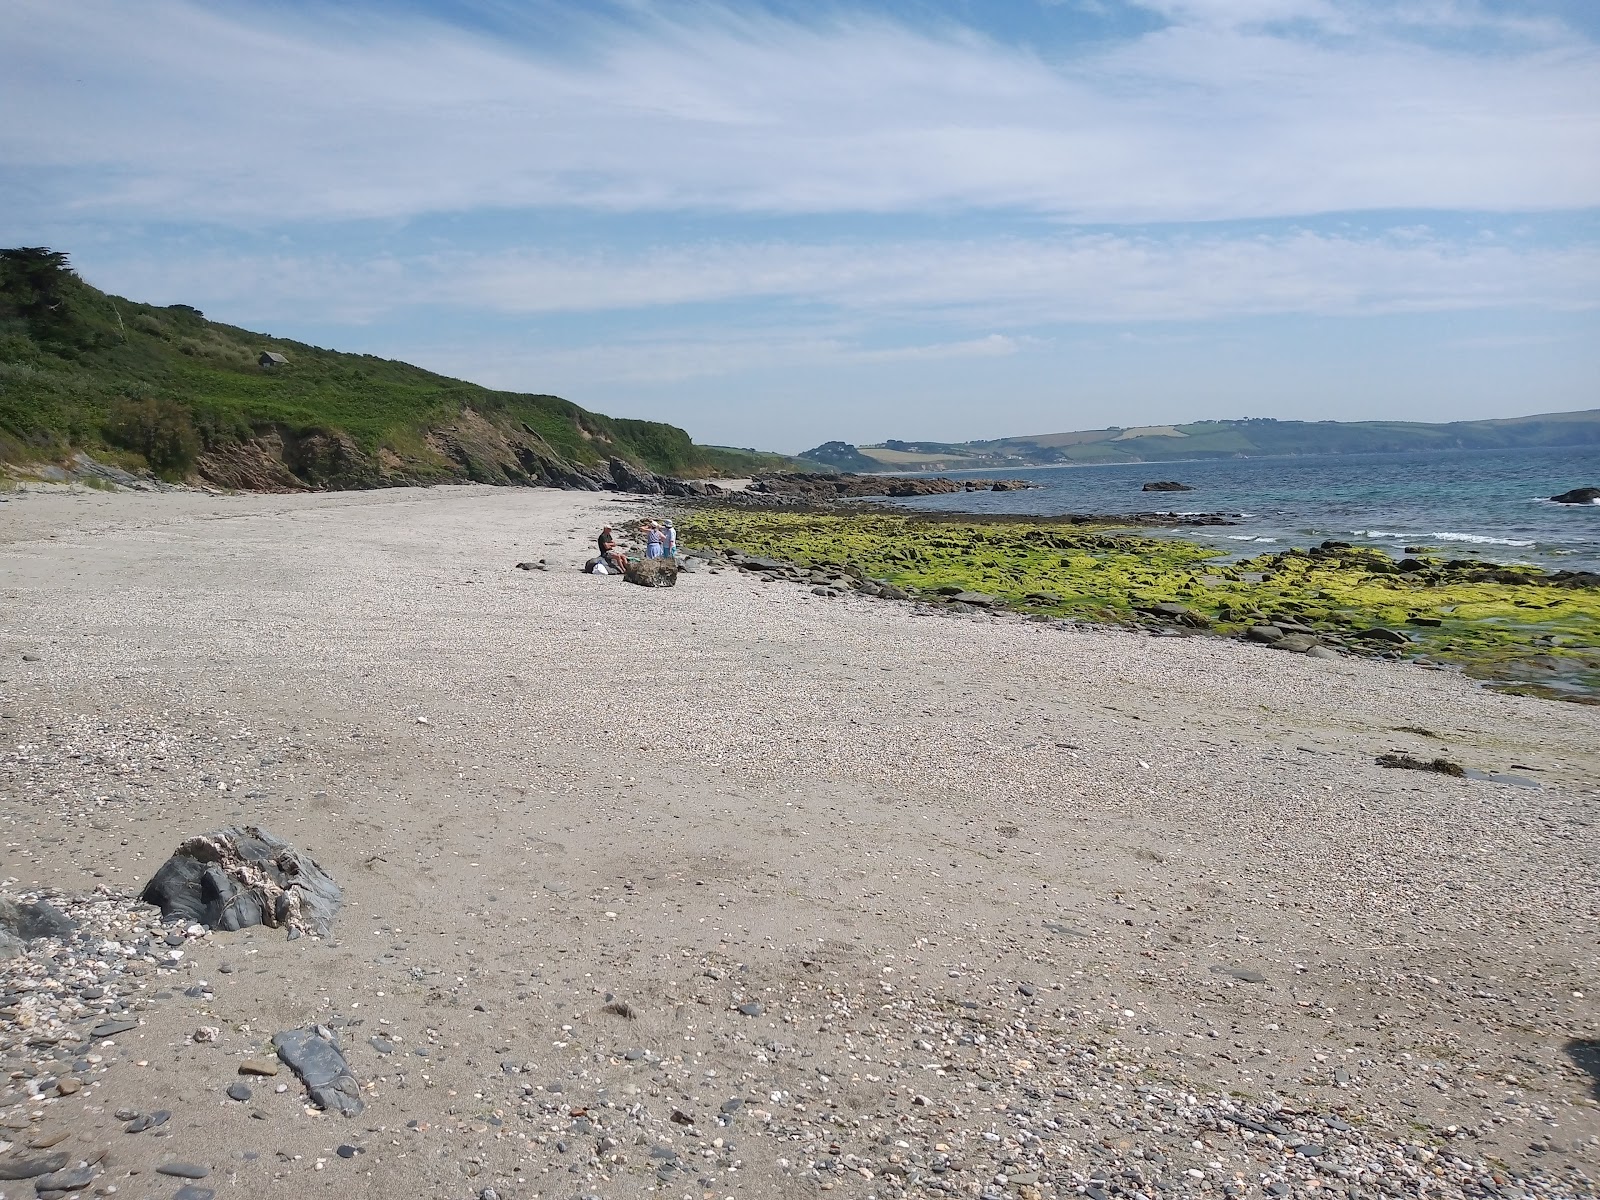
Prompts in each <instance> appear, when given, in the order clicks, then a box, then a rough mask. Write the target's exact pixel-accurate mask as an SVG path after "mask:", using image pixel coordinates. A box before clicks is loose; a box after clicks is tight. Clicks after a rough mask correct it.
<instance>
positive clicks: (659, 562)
mask: <svg viewBox="0 0 1600 1200" xmlns="http://www.w3.org/2000/svg"><path fill="white" fill-rule="evenodd" d="M622 578H623V579H625V580H626V581H627V582H629V583H636V584H638V585H639V586H640V587H675V586H676V585H677V582H678V564H677V563H676V562H674V561H673V560H672V559H670V558H644V559H640V560H639V561H638V562H635V563H629V564H628V569H627V571H625V572H624V573H623V576H622Z"/></svg>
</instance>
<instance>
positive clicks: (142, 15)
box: [0, 0, 1600, 224]
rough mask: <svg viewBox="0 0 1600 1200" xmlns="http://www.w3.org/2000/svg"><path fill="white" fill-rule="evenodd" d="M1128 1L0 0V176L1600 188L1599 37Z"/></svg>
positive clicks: (1232, 191)
mask: <svg viewBox="0 0 1600 1200" xmlns="http://www.w3.org/2000/svg"><path fill="white" fill-rule="evenodd" d="M1142 3H1144V5H1145V7H1147V8H1149V9H1152V10H1154V11H1155V12H1157V13H1159V14H1161V15H1162V16H1164V17H1165V18H1167V21H1168V23H1167V24H1166V25H1164V26H1163V27H1162V28H1161V29H1159V30H1157V31H1155V32H1153V33H1151V34H1149V35H1148V36H1144V37H1140V38H1138V39H1136V40H1133V41H1130V42H1121V43H1115V44H1113V45H1112V46H1110V47H1108V48H1100V49H1096V50H1094V51H1092V52H1088V53H1069V54H1065V55H1061V54H1054V55H1052V56H1049V57H1047V56H1046V55H1045V54H1043V53H1041V52H1039V51H1035V50H1030V49H1025V48H1019V47H1017V46H1015V45H1011V44H1007V43H1004V42H1002V41H999V40H996V39H994V38H992V37H987V36H984V35H981V34H979V33H976V32H973V31H971V30H966V29H960V28H957V27H954V26H943V27H935V28H922V29H911V28H909V27H907V26H905V25H902V24H898V23H895V22H893V21H890V20H887V19H882V18H869V17H860V16H858V17H842V16H827V17H819V18H818V19H817V20H815V21H812V22H806V23H802V22H797V21H794V20H787V19H780V18H778V17H775V16H772V15H766V14H762V13H761V12H760V11H759V10H750V11H747V12H743V13H739V12H734V11H732V10H730V9H727V8H720V7H712V6H695V7H688V8H675V9H672V10H670V11H671V12H672V13H673V14H675V15H664V12H665V10H656V9H652V8H649V7H638V8H636V9H634V15H633V16H631V17H629V18H627V19H623V18H619V17H614V16H613V17H608V18H591V19H587V20H586V19H583V18H579V17H576V16H574V17H573V18H571V24H573V25H574V26H575V27H577V29H578V32H577V33H574V34H572V35H571V36H569V37H568V38H567V39H565V40H564V41H563V43H562V45H561V48H560V53H559V54H556V53H553V52H551V51H550V50H548V49H547V48H546V47H545V46H544V45H543V44H542V43H541V42H540V40H539V39H538V38H537V37H535V36H534V35H532V34H529V35H527V36H525V37H523V38H521V39H520V40H507V39H505V38H490V37H488V36H487V35H484V34H482V33H477V32H472V31H469V30H467V29H464V28H461V27H455V26H450V25H446V24H442V23H440V22H438V21H433V20H428V19H425V18H423V17H420V16H416V15H412V14H406V13H396V12H389V11H385V10H381V9H373V10H365V11H361V12H360V13H359V16H358V17H357V16H352V15H349V11H348V10H335V9H329V8H325V7H322V6H312V7H309V8H305V9H301V8H291V7H283V6H278V5H274V6H261V7H253V8H247V7H243V6H238V7H217V6H208V5H201V4H199V3H195V2H191V0H143V2H136V0H75V2H74V3H72V4H61V3H58V2H57V0H10V3H8V4H7V5H6V6H5V7H4V9H3V11H0V102H3V103H4V105H5V109H6V111H7V113H8V115H9V119H8V120H7V121H6V122H5V123H4V126H3V128H0V163H3V164H4V168H5V170H6V171H7V172H8V173H9V176H8V177H0V181H4V182H5V185H6V187H7V189H8V191H9V190H11V189H12V188H13V187H14V185H15V183H16V181H19V180H20V179H22V178H23V177H24V176H26V178H27V180H28V182H29V190H30V191H31V192H32V194H33V195H34V196H35V197H37V200H36V203H37V205H38V206H40V207H41V208H42V207H44V206H49V207H50V208H52V209H58V208H59V207H60V206H65V208H66V210H67V211H68V212H76V213H80V214H84V215H93V214H96V213H111V212H114V213H117V214H118V215H120V216H123V217H127V216H129V215H130V214H138V215H143V216H145V217H148V218H154V219H196V220H205V221H228V222H235V223H243V224H250V223H255V224H271V223H276V222H280V221H283V220H314V219H324V218H372V217H377V218H390V217H409V216H413V215H416V214H419V213H439V212H464V211H472V210H477V209H481V208H484V207H497V208H504V209H516V208H528V207H540V206H545V207H563V206H568V207H581V208H587V209H602V210H609V211H614V212H643V211H653V210H704V211H713V212H730V211H734V212H751V213H776V214H797V213H798V214H804V213H837V212H897V211H938V210H947V211H954V210H959V209H970V208H993V209H1012V210H1023V211H1029V212H1037V213H1047V214H1052V215H1057V216H1060V217H1063V218H1068V219H1072V220H1079V221H1152V220H1210V219H1215V218H1222V217H1240V216H1272V215H1284V214H1306V213H1316V212H1327V211H1348V210H1357V209H1373V208H1453V209H1489V210H1518V209H1527V210H1537V209H1550V208H1562V207H1581V206H1590V205H1595V204H1597V203H1600V153H1597V152H1596V150H1597V146H1600V95H1597V88H1596V84H1595V80H1596V79H1597V78H1600V51H1597V48H1596V46H1595V45H1594V44H1593V43H1592V42H1590V41H1588V40H1586V39H1584V38H1582V37H1581V36H1579V35H1576V34H1573V33H1571V32H1570V31H1562V29H1561V27H1559V26H1557V25H1555V24H1554V23H1553V22H1545V23H1543V24H1542V25H1538V28H1539V29H1543V30H1544V32H1545V34H1546V35H1547V36H1544V37H1542V38H1535V37H1533V36H1532V33H1533V32H1536V30H1535V25H1536V24H1537V23H1529V22H1524V25H1526V26H1527V28H1526V29H1523V30H1522V31H1521V32H1522V33H1524V34H1527V35H1528V36H1524V37H1522V38H1521V39H1520V40H1517V41H1515V43H1514V44H1512V43H1510V42H1506V41H1505V39H1507V38H1510V37H1511V32H1512V31H1510V30H1509V29H1508V28H1505V26H1506V25H1507V22H1505V21H1501V23H1500V25H1499V26H1496V25H1495V24H1494V23H1493V22H1492V21H1490V20H1489V18H1488V17H1487V16H1486V15H1483V14H1481V13H1479V10H1478V9H1477V7H1476V6H1474V5H1470V4H1465V3H1462V2H1460V0H1455V2H1452V3H1433V4H1422V3H1406V4H1401V5H1399V6H1389V7H1387V8H1386V7H1385V6H1382V5H1376V4H1352V3H1335V2H1334V0H1226V2H1224V0H1142ZM1407 13H1409V14H1412V15H1413V20H1415V21H1421V20H1422V19H1423V17H1424V16H1425V15H1428V16H1429V19H1430V20H1431V21H1432V22H1433V24H1432V25H1431V26H1430V28H1436V27H1438V26H1439V25H1440V23H1441V22H1445V21H1447V20H1454V21H1457V22H1467V23H1470V22H1471V20H1472V19H1474V14H1475V13H1478V16H1479V18H1480V19H1478V26H1479V27H1482V28H1483V29H1485V30H1487V31H1488V33H1487V35H1486V36H1494V37H1497V38H1500V39H1501V42H1500V43H1497V50H1498V52H1497V53H1496V54H1494V55H1492V56H1488V55H1483V54H1480V53H1476V52H1469V51H1467V50H1457V49H1450V48H1447V47H1441V46H1439V45H1431V44H1428V43H1427V42H1425V41H1419V40H1417V39H1415V38H1411V37H1407V36H1403V32H1404V30H1403V29H1402V28H1401V27H1402V26H1403V25H1404V24H1405V21H1404V20H1403V19H1402V18H1403V17H1404V16H1405V14H1407ZM1430 14H1431V15H1430ZM1397 31H1398V32H1397ZM1330 35H1337V36H1330ZM24 199H26V198H25V197H24ZM16 215H17V214H14V216H16Z"/></svg>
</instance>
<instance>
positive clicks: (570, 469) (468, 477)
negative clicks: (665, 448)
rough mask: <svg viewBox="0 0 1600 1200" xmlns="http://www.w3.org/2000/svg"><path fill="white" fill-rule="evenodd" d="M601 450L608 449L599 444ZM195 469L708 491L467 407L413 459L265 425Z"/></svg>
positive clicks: (380, 481) (367, 481)
mask: <svg viewBox="0 0 1600 1200" xmlns="http://www.w3.org/2000/svg"><path fill="white" fill-rule="evenodd" d="M596 449H597V450H605V449H608V447H607V446H605V445H604V444H601V443H597V444H596ZM195 474H196V476H197V477H198V479H199V480H200V481H202V482H204V483H208V484H212V485H214V486H216V487H223V488H229V489H233V490H237V491H249V492H304V491H345V490H353V489H361V488H376V487H407V486H415V485H420V484H429V483H492V484H505V485H521V486H525V487H553V488H566V489H569V490H580V491H591V492H598V491H618V492H640V493H645V494H660V493H666V494H669V495H699V494H704V493H705V491H706V490H707V489H705V488H704V487H702V486H701V485H699V484H691V483H687V482H685V481H684V480H681V479H674V478H672V477H671V476H666V475H657V474H655V473H654V472H652V471H650V470H648V469H647V468H644V467H641V466H638V465H637V464H634V463H630V462H627V461H626V460H624V459H621V458H618V457H615V456H613V457H610V458H608V459H607V460H606V461H605V462H603V463H599V464H582V463H575V462H573V461H571V460H570V459H567V458H564V457H562V456H561V455H560V454H558V453H556V452H555V450H554V449H553V448H552V447H551V446H550V443H549V442H547V441H546V440H545V439H544V438H543V437H541V436H540V435H539V434H538V433H537V432H536V431H535V430H534V429H532V428H530V427H529V426H527V425H525V424H522V423H521V422H515V421H496V420H491V419H489V418H487V417H485V416H484V415H483V414H482V413H479V412H477V411H475V410H473V409H463V410H462V411H461V412H460V413H459V414H458V415H457V416H455V417H454V418H452V419H451V420H450V421H449V422H448V423H446V424H442V425H440V426H438V427H436V428H434V429H432V430H429V431H428V433H427V434H425V435H424V436H423V438H422V439H421V442H420V444H419V446H418V448H417V451H416V452H415V453H414V454H411V455H405V454H402V453H401V452H399V451H396V450H393V449H390V448H387V447H384V448H380V449H379V450H378V451H377V452H376V453H368V452H367V451H366V450H364V449H362V448H361V446H360V445H358V444H357V443H356V441H355V440H354V439H353V438H351V437H349V436H348V435H346V434H343V433H330V432H326V431H313V432H310V433H301V434H296V433H294V432H292V431H290V430H288V429H285V428H283V427H281V426H280V427H275V428H269V429H265V430H258V431H257V433H256V435H255V436H254V437H252V438H250V439H249V440H247V441H242V442H234V443H230V444H229V445H226V446H222V447H218V448H216V449H213V450H209V451H207V452H206V453H204V454H202V455H201V456H200V458H199V459H198V461H197V462H196V465H195Z"/></svg>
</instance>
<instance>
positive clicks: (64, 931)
mask: <svg viewBox="0 0 1600 1200" xmlns="http://www.w3.org/2000/svg"><path fill="white" fill-rule="evenodd" d="M75 929H77V926H76V925H75V924H73V922H72V919H71V918H70V917H68V916H67V915H66V914H65V913H63V912H62V911H61V910H60V909H58V908H57V907H56V906H55V905H53V904H51V903H50V901H48V900H32V901H29V902H27V903H23V902H22V901H20V900H12V899H10V898H9V897H0V961H4V960H5V959H8V958H15V957H16V956H17V955H19V954H21V953H23V952H24V951H25V950H26V949H27V948H28V943H29V942H31V941H33V940H34V939H35V938H42V937H67V936H69V935H70V934H71V933H72V932H73V931H74V930H75Z"/></svg>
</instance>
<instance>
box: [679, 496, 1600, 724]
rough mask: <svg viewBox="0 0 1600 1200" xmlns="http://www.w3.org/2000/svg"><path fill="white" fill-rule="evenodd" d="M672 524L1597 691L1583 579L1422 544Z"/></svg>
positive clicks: (1010, 595) (798, 552) (850, 565)
mask: <svg viewBox="0 0 1600 1200" xmlns="http://www.w3.org/2000/svg"><path fill="white" fill-rule="evenodd" d="M679 529H680V537H681V539H682V540H683V542H684V544H685V545H711V546H716V547H718V548H726V549H731V550H737V551H741V552H743V553H747V554H759V555H766V556H769V557H772V558H775V559H780V560H783V561H785V562H791V563H795V564H797V565H800V566H803V567H807V568H818V569H832V570H835V571H845V570H850V571H852V572H859V573H860V574H862V575H865V576H867V577H870V578H874V579H879V580H882V581H884V582H887V583H890V584H893V585H895V586H897V587H900V588H905V589H908V590H911V591H913V592H916V593H920V594H921V595H922V596H924V597H925V598H928V599H930V600H932V601H935V602H937V601H939V600H941V599H942V596H941V593H942V594H943V596H950V595H954V594H956V593H959V592H975V593H981V594H983V595H985V596H989V597H994V598H995V599H996V600H997V601H998V602H999V604H1000V606H1002V607H1008V608H1011V609H1013V610H1015V611H1018V612H1023V613H1034V614H1044V615H1049V616H1055V617H1062V618H1072V619H1079V620H1089V621H1099V622H1110V623H1116V624H1127V625H1150V624H1160V625H1183V626H1186V627H1189V628H1193V629H1204V628H1211V629H1213V630H1214V631H1215V632H1217V633H1221V634H1232V635H1240V636H1242V635H1244V634H1245V633H1246V631H1249V630H1262V631H1265V630H1269V629H1270V630H1271V631H1273V632H1275V633H1278V634H1285V633H1287V634H1288V636H1290V637H1292V638H1294V639H1295V640H1294V641H1293V642H1290V643H1288V644H1289V645H1293V646H1295V647H1296V648H1299V649H1305V648H1306V646H1301V645H1300V643H1301V642H1305V643H1307V645H1317V644H1322V645H1332V646H1337V647H1340V648H1343V649H1345V650H1348V651H1352V652H1356V653H1363V654H1379V655H1384V656H1386V657H1391V658H1400V657H1405V658H1411V659H1416V660H1421V661H1428V662H1433V663H1437V664H1445V665H1450V666H1454V667H1459V668H1461V669H1463V670H1464V671H1465V672H1466V673H1467V674H1469V675H1471V676H1473V677H1475V678H1479V679H1483V680H1486V681H1490V682H1492V683H1494V684H1496V685H1497V686H1503V687H1506V688H1507V689H1508V690H1516V691H1521V692H1527V693H1530V694H1536V695H1546V696H1550V697H1554V698H1561V699H1577V700H1587V701H1590V702H1593V700H1594V698H1596V697H1600V588H1597V587H1596V583H1600V580H1595V579H1594V577H1592V576H1573V575H1565V574H1559V575H1548V574H1545V573H1543V572H1540V571H1538V570H1536V569H1533V568H1525V567H1506V566H1502V565H1499V564H1494V563H1485V562H1479V561H1475V560H1463V559H1448V560H1446V559H1441V558H1437V557H1433V556H1426V555H1423V556H1417V557H1413V558H1408V559H1405V560H1402V561H1400V562H1396V561H1395V560H1394V559H1392V558H1390V557H1389V556H1388V555H1387V554H1385V553H1383V552H1382V551H1380V550H1374V549H1368V548H1362V547H1354V546H1349V545H1345V544H1342V543H1335V542H1330V543H1326V544H1325V545H1324V546H1322V547H1317V548H1314V549H1311V550H1298V549H1296V550H1287V551H1283V552H1280V553H1274V554H1266V555H1262V556H1260V557H1258V558H1254V559H1250V560H1248V561H1245V562H1238V563H1227V562H1224V561H1221V560H1222V559H1223V557H1224V556H1223V555H1222V554H1221V553H1220V552H1219V551H1216V550H1214V549H1211V548H1208V547H1205V546H1200V545H1196V544H1194V543H1191V542H1184V541H1179V540H1176V539H1173V538H1162V537H1151V536H1145V535H1140V534H1133V533H1128V532H1125V531H1118V530H1116V529H1114V528H1112V527H1108V526H1085V525H1080V524H1074V523H1070V522H1067V521H1049V520H1037V519H996V518H981V519H972V518H967V519H964V520H963V519H952V518H947V517H933V516H926V515H920V514H918V515H907V514H902V513H887V512H886V513H866V514H859V513H857V514H841V513H806V512H773V511H765V510H756V511H752V510H741V509H735V508H724V507H717V506H714V505H708V506H703V507H695V508H692V509H691V510H690V511H688V512H687V513H685V514H684V516H683V518H682V519H681V520H680V522H679ZM1255 640H1269V635H1268V634H1267V633H1265V632H1263V633H1261V634H1260V635H1259V636H1258V637H1257V638H1256V639H1255ZM1272 640H1277V639H1272ZM1319 653H1325V651H1319Z"/></svg>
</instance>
